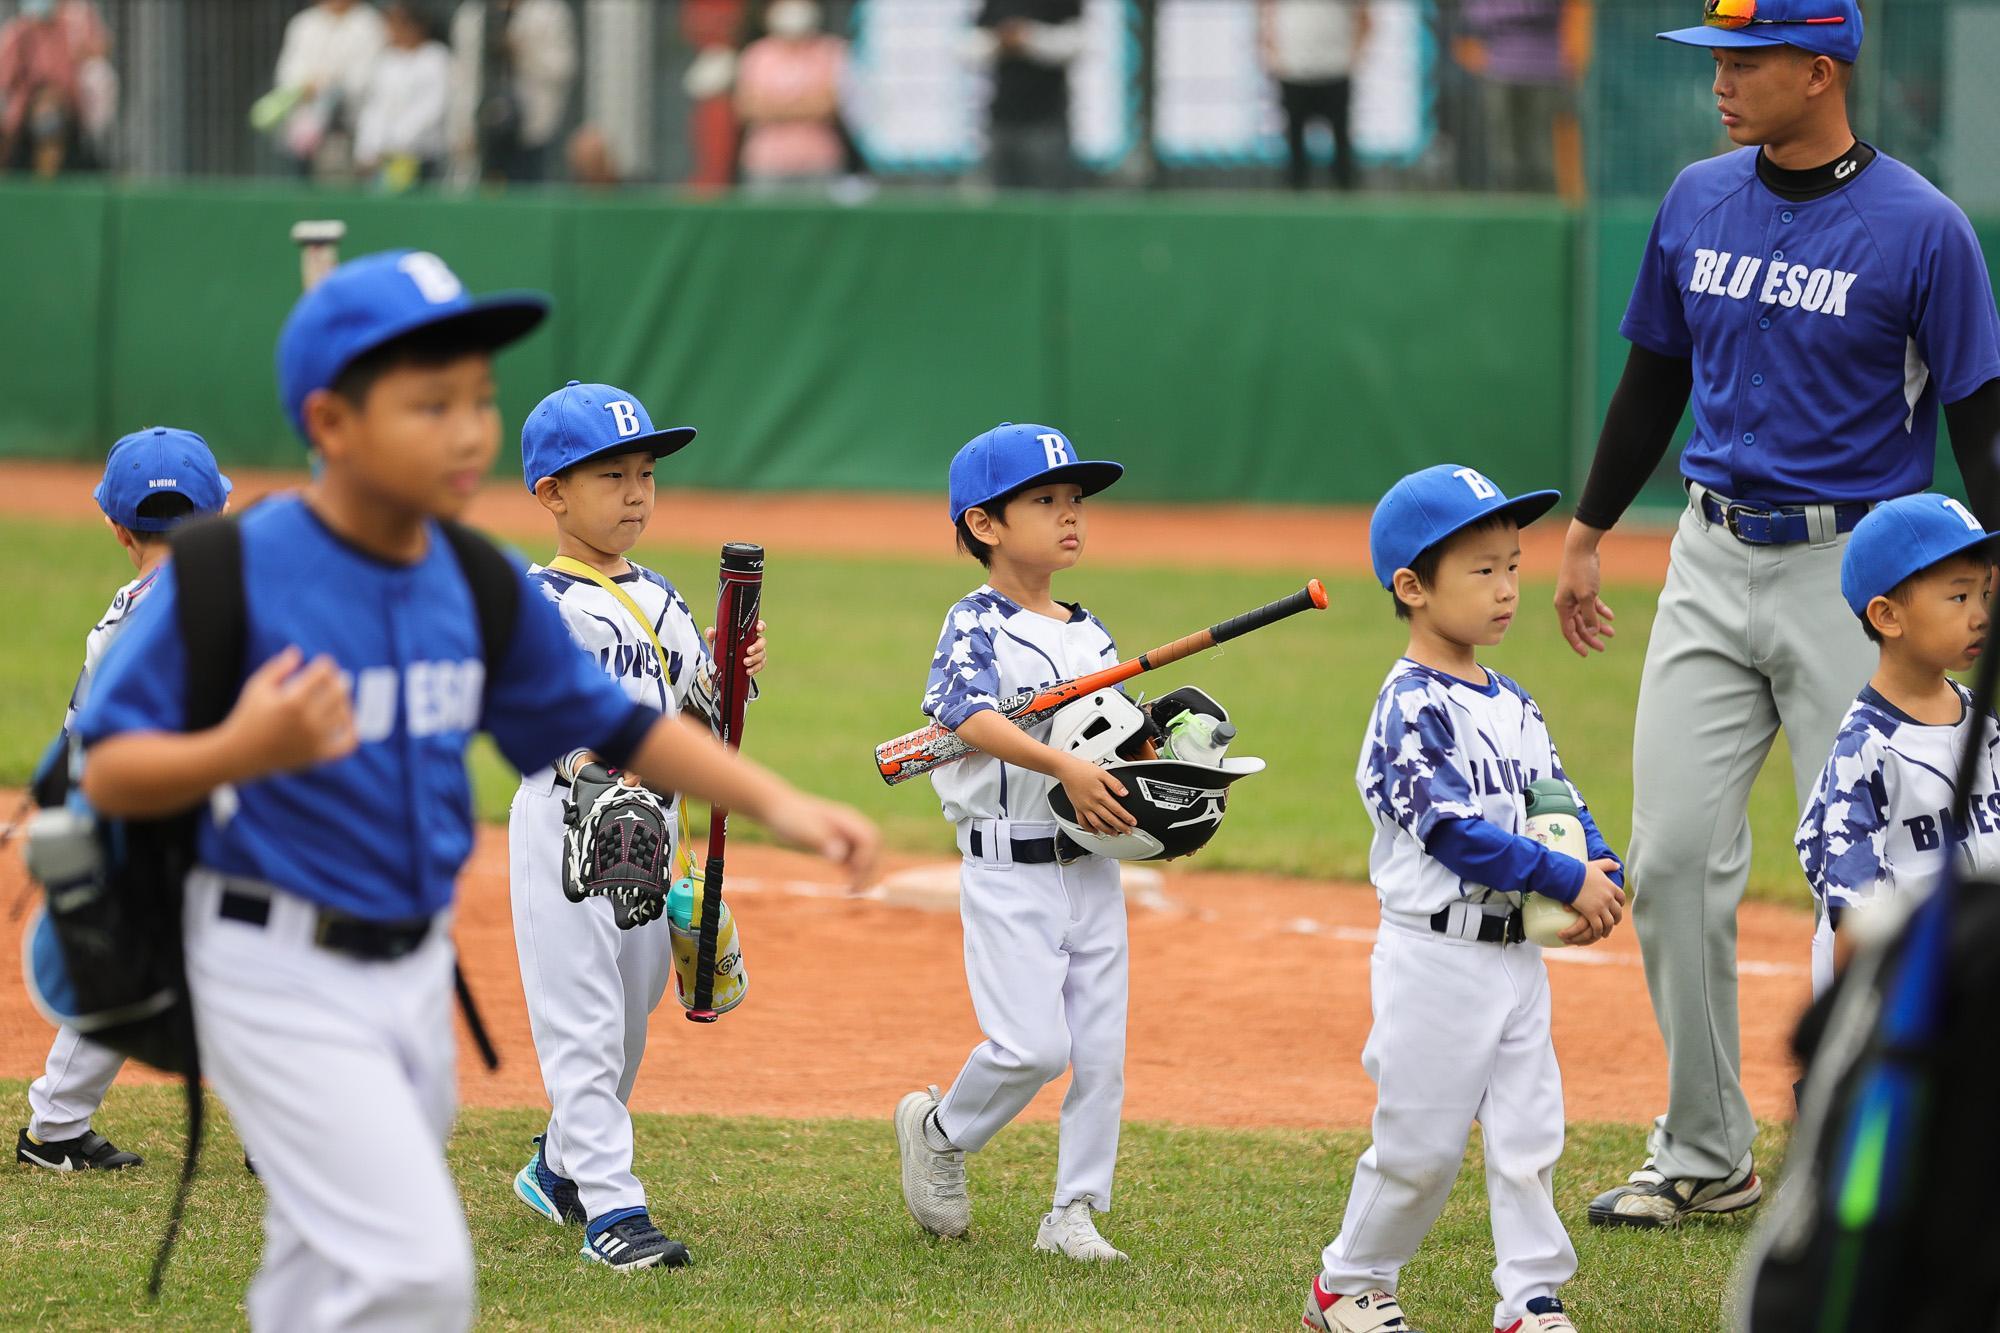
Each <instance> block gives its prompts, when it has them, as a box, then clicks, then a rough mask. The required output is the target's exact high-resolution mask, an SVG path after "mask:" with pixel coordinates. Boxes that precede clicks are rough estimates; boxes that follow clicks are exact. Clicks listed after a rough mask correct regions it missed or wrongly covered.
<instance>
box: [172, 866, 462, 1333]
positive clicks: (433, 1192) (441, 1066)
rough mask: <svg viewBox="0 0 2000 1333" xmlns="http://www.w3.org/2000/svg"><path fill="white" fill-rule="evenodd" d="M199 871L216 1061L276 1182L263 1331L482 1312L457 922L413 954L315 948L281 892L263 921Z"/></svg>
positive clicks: (450, 1318) (194, 935) (399, 1326)
mask: <svg viewBox="0 0 2000 1333" xmlns="http://www.w3.org/2000/svg"><path fill="white" fill-rule="evenodd" d="M220 894H221V885H220V883H219V882H218V881H217V880H216V878H215V877H214V876H212V875H208V874H206V873H201V872H198V873H196V874H195V875H194V876H192V877H190V879H189V881H188V892H187V908H186V929H187V971H188V985H189V992H190V994H191V995H192V996H193V999H194V1014H195V1034H196V1037H197V1039H198V1041H199V1043H200V1048H201V1063H202V1072H203V1073H205V1074H206V1075H207V1076H208V1079H209V1082H210V1084H211V1086H213V1087H214V1089H215V1091H216V1093H217V1094H218V1095H219V1096H220V1097H221V1098H222V1100H223V1103H224V1104H225V1105H226V1106H228V1108H229V1114H230V1117H231V1119H232V1120H234V1122H235V1125H236V1131H237V1133H238V1134H239V1135H240V1136H241V1137H242V1139H243V1146H244V1147H245V1148H246V1149H248V1150H249V1152H250V1155H251V1156H252V1157H254V1158H255V1159H256V1161H257V1174H258V1176H259V1177H260V1178H261V1179H262V1181H263V1185H264V1199H265V1202H264V1261H263V1265H262V1266H261V1267H260V1268H259V1269H258V1270H257V1275H256V1277H254V1278H253V1279H251V1283H250V1291H249V1294H248V1296H247V1297H246V1299H245V1305H246V1308H247V1310H248V1313H249V1316H250V1326H251V1327H252V1328H253V1329H284V1330H286V1331H287V1333H290V1331H291V1330H295V1329H304V1330H332V1329H342V1330H345V1329H368V1330H409V1329H424V1330H440V1329H462V1328H466V1327H468V1326H469V1325H470V1324H471V1322H472V1312H473V1267H472V1241H471V1238H470V1237H469V1236H468V1235H467V1234H466V1229H465V1214H464V1212H463V1211H462V1210H461V1209H460V1207H459V1201H458V1188H457V1186H456V1185H455V1184H454V1183H453V1181H452V1178H451V1172H450V1171H449V1170H448V1169H447V1168H446V1166H445V1160H444V1144H445V1139H446V1138H447V1137H448V1136H449V1134H450V1133H451V1122H452V1116H453V1113H454V1111H455V1109H456V1102H457V1097H458V1085H457V1067H456V1056H457V1046H456V1041H455V1038H454V1036H453V1032H452V1017H451V1007H452V998H453V997H452V981H451V971H452V959H453V950H452V944H451V930H450V927H451V919H450V914H449V913H445V914H443V915H441V916H439V918H438V919H437V921H436V922H435V923H434V924H433V926H432V928H431V932H430V935H429V937H428V938H427V939H426V940H425V942H424V943H423V944H422V945H421V946H419V947H418V948H417V949H416V950H415V951H414V952H412V953H410V954H409V955H407V956H405V957H402V958H398V959H393V960H384V961H365V960H361V959H357V958H351V957H349V956H347V955H345V954H339V953H334V952H332V951H330V950H327V949H323V948H321V947H319V946H318V945H316V944H314V943H313V942H312V931H313V927H314V924H315V921H316V914H315V913H314V911H313V909H312V907H311V905H310V904H309V903H307V902H306V901H305V900H304V899H302V898H296V897H293V896H292V895H290V894H287V893H283V892H278V893H276V894H275V896H274V897H273V898H272V900H271V913H270V919H269V920H268V921H267V922H266V923H265V924H264V925H262V926H257V925H252V924H249V923H247V922H242V921H234V920H227V919H225V918H223V917H221V916H220V915H218V913H217V907H218V902H219V899H220Z"/></svg>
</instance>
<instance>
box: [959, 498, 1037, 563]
mask: <svg viewBox="0 0 2000 1333" xmlns="http://www.w3.org/2000/svg"><path fill="white" fill-rule="evenodd" d="M1023 489H1025V488H1024V487H1020V486H1016V487H1015V488H1014V489H1013V490H1011V491H1003V492H1001V493H1000V494H999V495H996V496H994V497H993V498H992V499H991V500H988V501H987V502H986V503H985V504H977V505H973V506H971V509H984V510H985V511H986V512H987V513H988V514H989V515H991V516H992V519H993V521H994V522H995V523H1005V522H1006V521H1007V506H1008V505H1010V504H1012V503H1014V497H1015V496H1017V495H1019V494H1020V493H1021V492H1022V490H1023ZM967 512H970V509H969V510H968V511H967ZM956 526H957V528H958V549H959V550H961V551H963V552H965V553H966V554H967V555H969V556H971V557H972V558H973V559H974V560H977V561H978V562H979V564H980V566H981V567H982V568H985V569H991V568H992V567H993V548H992V547H991V546H988V545H987V544H986V543H985V542H983V541H980V540H979V538H977V537H975V536H973V535H972V529H971V528H970V527H968V526H967V525H966V522H965V515H964V514H960V515H959V516H958V523H957V525H956Z"/></svg>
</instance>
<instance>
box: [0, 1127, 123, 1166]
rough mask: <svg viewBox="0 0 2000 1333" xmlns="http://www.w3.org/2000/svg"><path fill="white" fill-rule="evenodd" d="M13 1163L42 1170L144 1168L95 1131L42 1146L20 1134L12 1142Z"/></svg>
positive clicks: (55, 1140)
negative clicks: (37, 1167)
mask: <svg viewBox="0 0 2000 1333" xmlns="http://www.w3.org/2000/svg"><path fill="white" fill-rule="evenodd" d="M14 1160H15V1161H16V1162H19V1163H20V1164H21V1165H23V1166H39V1167H41V1168H42V1169H43V1170H44V1171H122V1170H124V1169H125V1168H126V1167H128V1166H144V1165H145V1164H146V1162H145V1159H144V1158H143V1157H141V1156H139V1154H138V1153H135V1152H126V1151H125V1150H124V1149H123V1148H120V1147H118V1146H117V1145H116V1144H114V1143H112V1142H111V1140H110V1139H107V1138H105V1137H104V1136H103V1135H102V1134H99V1133H98V1132H96V1131H95V1130H89V1129H87V1130H85V1131H84V1132H83V1133H81V1134H79V1135H77V1136H76V1137H75V1138H73V1139H50V1140H49V1141H48V1142H46V1143H44V1142H43V1141H42V1140H40V1139H38V1138H36V1137H35V1136H34V1135H33V1134H30V1133H29V1132H28V1131H27V1130H25V1129H24V1130H22V1131H21V1137H20V1138H19V1139H17V1140H15V1142H14Z"/></svg>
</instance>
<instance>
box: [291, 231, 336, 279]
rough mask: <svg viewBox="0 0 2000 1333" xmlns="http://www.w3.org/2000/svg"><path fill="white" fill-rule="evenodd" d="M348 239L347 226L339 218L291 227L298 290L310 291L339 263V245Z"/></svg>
mask: <svg viewBox="0 0 2000 1333" xmlns="http://www.w3.org/2000/svg"><path fill="white" fill-rule="evenodd" d="M345 239H347V224H346V223H345V222H342V221H340V220H339V219H338V218H320V219H315V220H309V221H305V222H294V223H293V224H292V244H294V245H296V246H298V247H299V289H300V290H301V291H308V292H309V291H311V290H312V289H313V288H315V287H317V286H319V284H320V280H321V279H322V278H324V277H326V275H327V274H329V273H331V272H333V270H334V266H335V265H337V264H339V263H340V243H341V242H342V241H343V240H345Z"/></svg>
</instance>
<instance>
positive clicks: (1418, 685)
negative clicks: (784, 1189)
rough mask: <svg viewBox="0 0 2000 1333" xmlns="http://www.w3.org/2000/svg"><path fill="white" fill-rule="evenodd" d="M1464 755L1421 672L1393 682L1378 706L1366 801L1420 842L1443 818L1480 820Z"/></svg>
mask: <svg viewBox="0 0 2000 1333" xmlns="http://www.w3.org/2000/svg"><path fill="white" fill-rule="evenodd" d="M1458 755H1459V748H1458V743H1457V740H1456V739H1455V737H1454V736H1453V734H1452V729H1451V719H1450V718H1449V717H1448V716H1447V715H1446V713H1445V709H1444V705H1443V704H1442V703H1440V702H1439V701H1438V700H1437V698H1436V697H1435V696H1434V695H1433V694H1432V693H1431V690H1430V687H1429V685H1428V683H1427V682H1425V681H1424V680H1423V679H1421V678H1419V677H1416V676H1405V677H1402V678H1401V679H1398V680H1395V681H1391V682H1390V683H1389V686H1388V688H1387V689H1386V690H1384V691H1383V695H1382V698H1381V699H1380V700H1378V701H1377V702H1376V705H1375V719H1374V722H1373V724H1372V726H1371V728H1370V730H1369V735H1368V751H1367V758H1366V762H1365V766H1364V776H1363V781H1362V791H1361V796H1362V800H1363V801H1364V802H1365V803H1366V804H1367V806H1368V808H1369V811H1370V813H1371V814H1379V815H1381V816H1383V817H1384V818H1386V819H1388V820H1390V821H1391V822H1392V823H1394V824H1396V825H1398V826H1400V827H1401V828H1403V829H1404V830H1406V831H1407V832H1409V833H1410V834H1411V836H1413V837H1415V838H1416V839H1417V841H1419V842H1422V841H1423V840H1424V839H1425V838H1427V837H1428V836H1430V831H1431V829H1432V828H1433V827H1435V826H1436V824H1437V822H1438V821H1439V820H1441V819H1478V818H1480V817H1481V811H1480V807H1479V802H1478V800H1477V798H1476V797H1475V796H1474V795H1473V791H1472V784H1471V782H1470V781H1469V780H1467V778H1466V775H1465V771H1464V770H1463V769H1462V768H1460V767H1459V764H1458Z"/></svg>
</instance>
